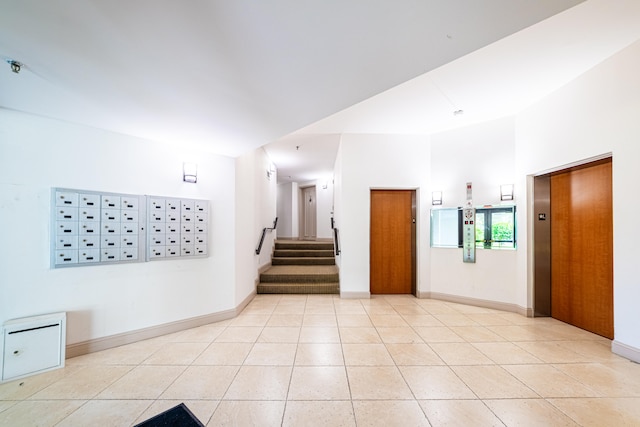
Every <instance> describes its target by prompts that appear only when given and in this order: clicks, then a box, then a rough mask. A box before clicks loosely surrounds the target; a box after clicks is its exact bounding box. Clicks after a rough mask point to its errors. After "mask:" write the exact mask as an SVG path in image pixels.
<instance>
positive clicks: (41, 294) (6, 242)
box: [0, 109, 235, 344]
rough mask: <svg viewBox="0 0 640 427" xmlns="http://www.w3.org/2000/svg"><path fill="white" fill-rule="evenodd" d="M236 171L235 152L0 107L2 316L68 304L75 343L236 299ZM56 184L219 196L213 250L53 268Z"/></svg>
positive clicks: (213, 203) (214, 203) (213, 201)
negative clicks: (185, 165) (187, 147)
mask: <svg viewBox="0 0 640 427" xmlns="http://www.w3.org/2000/svg"><path fill="white" fill-rule="evenodd" d="M183 161H195V162H197V163H198V166H199V169H198V183H197V184H187V183H184V182H182V162H183ZM234 180H235V178H234V161H233V159H231V158H227V157H222V156H215V155H211V154H207V153H202V152H186V151H182V150H181V149H180V148H179V147H169V146H166V145H162V144H160V143H154V142H150V141H146V140H142V139H139V138H134V137H129V136H125V135H121V134H115V133H110V132H106V131H101V130H97V129H93V128H89V127H83V126H77V125H72V124H68V123H63V122H60V121H55V120H49V119H45V118H41V117H37V116H32V115H27V114H22V113H18V112H14V111H9V110H4V109H0V224H2V225H3V227H4V231H3V232H2V241H3V244H2V245H0V296H1V297H0V321H5V320H7V319H11V318H16V317H22V316H30V315H35V314H40V313H47V312H55V311H66V312H67V313H68V335H67V343H68V344H74V343H78V342H83V341H86V340H90V339H96V338H100V337H107V336H110V335H114V334H119V333H125V332H129V331H134V330H138V329H142V328H146V327H151V326H157V325H161V324H165V323H168V322H173V321H179V320H183V319H189V318H193V317H196V316H201V315H207V314H211V313H216V312H220V311H224V310H229V309H233V308H234V307H235V300H234V293H235V277H234V275H235V273H234V272H235V259H234V255H233V254H234V247H235V239H234V229H235V212H234V204H235V201H234V198H235V194H234ZM51 187H66V188H73V189H83V190H95V191H105V192H117V193H131V194H148V195H159V196H168V197H186V198H199V199H207V200H210V208H211V213H210V229H211V231H210V235H209V252H210V256H209V257H208V258H204V259H188V260H171V261H154V262H144V263H136V264H127V265H125V264H120V265H100V266H87V267H78V268H66V269H57V270H53V269H51V268H50V267H49V247H50V246H49V245H50V243H49V242H50V241H49V239H50V233H51V230H50V221H49V218H50V217H49V213H50V197H51V196H50V192H51Z"/></svg>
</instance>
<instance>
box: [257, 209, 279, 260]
mask: <svg viewBox="0 0 640 427" xmlns="http://www.w3.org/2000/svg"><path fill="white" fill-rule="evenodd" d="M277 225H278V217H276V219H275V220H273V227H265V228H263V229H262V234H261V236H260V242H259V243H258V247H257V248H256V255H260V252H261V251H262V244H263V243H264V238H265V236H266V235H267V231H269V232H271V231H273V230H275V229H276V226H277Z"/></svg>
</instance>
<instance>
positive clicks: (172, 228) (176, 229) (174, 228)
mask: <svg viewBox="0 0 640 427" xmlns="http://www.w3.org/2000/svg"><path fill="white" fill-rule="evenodd" d="M165 231H166V232H167V233H180V224H177V223H175V224H174V223H171V222H168V223H167V225H166V226H165Z"/></svg>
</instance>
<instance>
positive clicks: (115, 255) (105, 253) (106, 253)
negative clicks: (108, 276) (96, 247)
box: [100, 248, 120, 262]
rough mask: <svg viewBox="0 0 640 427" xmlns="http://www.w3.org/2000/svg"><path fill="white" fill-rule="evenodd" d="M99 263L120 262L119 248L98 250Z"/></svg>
mask: <svg viewBox="0 0 640 427" xmlns="http://www.w3.org/2000/svg"><path fill="white" fill-rule="evenodd" d="M100 261H103V262H109V261H120V248H104V249H101V250H100Z"/></svg>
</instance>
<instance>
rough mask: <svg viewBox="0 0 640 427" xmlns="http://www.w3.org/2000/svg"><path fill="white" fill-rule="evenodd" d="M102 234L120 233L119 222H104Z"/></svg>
mask: <svg viewBox="0 0 640 427" xmlns="http://www.w3.org/2000/svg"><path fill="white" fill-rule="evenodd" d="M102 234H107V235H108V234H120V223H119V222H104V223H102Z"/></svg>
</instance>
